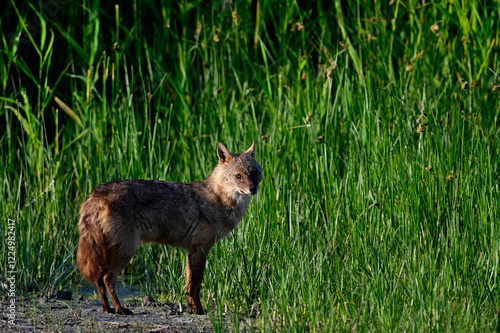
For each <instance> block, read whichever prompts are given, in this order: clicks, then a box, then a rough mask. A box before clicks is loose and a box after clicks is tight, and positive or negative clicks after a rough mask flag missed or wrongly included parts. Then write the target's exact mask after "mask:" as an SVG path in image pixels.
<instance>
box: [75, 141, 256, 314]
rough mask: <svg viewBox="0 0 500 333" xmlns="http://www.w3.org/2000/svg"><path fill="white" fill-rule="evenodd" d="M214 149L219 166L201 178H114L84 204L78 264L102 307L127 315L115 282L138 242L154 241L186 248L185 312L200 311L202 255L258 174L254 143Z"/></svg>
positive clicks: (238, 213)
mask: <svg viewBox="0 0 500 333" xmlns="http://www.w3.org/2000/svg"><path fill="white" fill-rule="evenodd" d="M217 155H218V156H219V164H218V165H217V166H216V167H215V168H214V170H213V171H212V173H211V174H210V176H209V177H208V178H207V179H206V180H204V181H200V182H193V183H189V184H180V183H173V182H165V181H157V180H118V181H114V182H109V183H104V184H101V185H99V186H98V187H97V188H96V189H95V190H94V191H93V192H92V193H91V194H90V195H89V197H88V198H87V200H85V202H84V203H83V204H82V207H81V209H80V222H79V224H78V226H79V229H80V241H79V243H78V253H77V257H76V262H77V265H78V267H79V269H80V271H81V272H82V274H83V276H84V277H85V278H86V279H88V280H89V281H90V282H92V283H94V284H95V285H96V286H97V290H98V292H99V297H100V299H101V304H102V308H103V312H110V313H114V312H116V313H118V314H132V312H131V311H130V310H128V309H125V308H123V307H122V306H121V305H120V301H119V300H118V297H117V296H116V291H115V282H116V279H117V277H118V274H120V273H121V271H122V270H123V269H124V268H125V267H126V266H127V265H128V263H129V262H130V259H131V258H132V256H133V255H134V253H135V251H136V249H137V247H138V246H139V243H140V242H155V243H161V244H166V245H170V246H175V247H182V248H185V249H187V256H186V288H185V292H186V296H187V305H188V311H190V312H194V313H197V314H203V313H204V311H203V308H202V306H201V302H200V296H199V294H200V287H201V282H202V279H203V271H204V270H205V263H206V255H207V254H208V251H210V249H211V248H212V246H213V245H214V244H215V242H217V241H219V240H221V239H222V238H224V237H225V236H226V235H227V234H228V233H229V232H230V231H231V230H232V229H233V228H234V227H235V226H236V225H238V223H239V222H240V220H241V218H242V216H243V214H244V213H245V211H246V208H247V205H248V203H249V201H250V198H251V196H252V195H255V194H256V193H257V189H258V185H259V183H260V181H261V180H262V169H261V167H260V165H259V164H258V163H257V162H256V161H255V159H254V157H255V151H254V144H252V146H251V147H250V148H249V149H248V150H247V151H246V152H244V153H242V154H234V153H231V152H229V151H228V150H227V149H226V147H224V145H222V144H221V143H219V145H218V147H217ZM106 290H107V291H108V294H109V296H110V297H111V301H112V302H113V306H114V309H113V308H111V307H110V306H109V302H108V298H107V296H106Z"/></svg>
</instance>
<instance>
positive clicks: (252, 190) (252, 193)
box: [248, 186, 258, 195]
mask: <svg viewBox="0 0 500 333" xmlns="http://www.w3.org/2000/svg"><path fill="white" fill-rule="evenodd" d="M257 189H258V188H257V186H251V187H250V188H249V189H248V190H249V191H250V194H251V195H255V194H256V193H257Z"/></svg>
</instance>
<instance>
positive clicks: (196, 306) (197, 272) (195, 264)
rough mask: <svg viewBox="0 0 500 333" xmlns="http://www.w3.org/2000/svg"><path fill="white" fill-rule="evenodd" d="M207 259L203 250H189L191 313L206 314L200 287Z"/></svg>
mask: <svg viewBox="0 0 500 333" xmlns="http://www.w3.org/2000/svg"><path fill="white" fill-rule="evenodd" d="M206 262H207V257H206V256H205V252H204V251H203V249H202V248H196V249H190V250H188V253H187V256H186V289H185V292H186V297H187V309H188V312H190V313H196V314H200V315H201V314H204V311H203V307H202V306H201V301H200V287H201V281H202V280H203V272H204V271H205V264H206Z"/></svg>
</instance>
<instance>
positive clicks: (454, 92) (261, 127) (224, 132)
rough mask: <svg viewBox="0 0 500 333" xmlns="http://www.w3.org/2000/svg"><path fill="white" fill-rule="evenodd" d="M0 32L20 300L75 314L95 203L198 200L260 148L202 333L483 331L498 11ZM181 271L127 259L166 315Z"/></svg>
mask: <svg viewBox="0 0 500 333" xmlns="http://www.w3.org/2000/svg"><path fill="white" fill-rule="evenodd" d="M49 4H50V5H49ZM0 15H1V16H0V27H1V29H2V32H3V35H2V38H1V44H2V46H1V47H0V51H1V52H0V79H1V88H0V89H1V91H0V150H1V154H0V170H1V171H0V173H1V176H0V179H1V185H0V186H1V197H2V200H1V201H0V202H1V220H2V226H3V227H4V229H3V232H4V234H6V232H7V229H6V226H7V221H8V219H13V220H15V221H16V222H17V266H18V273H17V283H18V285H17V288H18V289H17V290H18V293H19V294H24V295H29V294H30V293H31V292H33V290H34V292H47V291H50V290H57V289H60V288H65V287H66V288H70V289H73V290H75V291H76V292H78V290H79V286H80V285H81V283H82V280H81V277H80V275H79V273H78V272H77V270H76V268H75V261H74V258H75V256H74V255H75V247H76V244H77V240H78V232H77V228H76V225H77V221H78V210H79V205H80V204H81V203H82V202H83V201H84V200H85V198H86V196H87V195H88V194H89V193H90V192H91V191H92V189H93V188H94V187H95V186H97V185H98V184H99V183H101V182H105V181H110V180H114V179H121V178H140V179H162V180H174V181H181V182H189V181H193V180H199V179H202V178H205V177H206V176H207V175H208V174H209V172H210V170H211V168H212V167H213V166H214V165H215V164H216V163H217V157H216V154H215V147H216V144H217V142H218V141H221V142H224V143H225V144H227V146H228V147H229V148H230V149H231V150H232V151H243V150H244V149H246V148H248V146H249V145H250V144H251V142H252V141H253V140H256V144H257V147H256V150H257V160H258V161H260V163H261V164H262V166H263V170H264V171H263V172H264V181H263V183H262V187H261V190H260V192H259V194H258V195H257V196H256V197H255V198H254V199H253V200H252V203H251V204H250V206H249V210H248V212H247V214H246V216H245V217H244V219H243V221H242V222H241V224H240V225H239V226H238V227H237V229H236V230H235V231H234V232H233V233H232V234H230V235H229V236H228V237H227V238H226V239H225V240H223V241H222V242H220V243H219V244H217V245H216V246H215V248H214V249H213V250H212V252H211V254H210V257H209V260H208V266H207V270H206V273H205V278H204V285H203V288H202V303H203V304H204V306H205V307H206V308H207V309H208V312H209V315H210V318H211V320H212V322H213V323H214V327H215V328H220V326H219V325H221V323H224V322H225V323H228V324H230V325H231V327H232V328H233V329H234V330H237V329H238V328H239V327H243V328H245V329H250V330H253V329H255V330H260V331H268V330H284V331H299V332H302V331H325V332H328V331H345V330H356V331H394V332H400V331H416V332H420V331H430V330H431V331H494V330H497V329H498V328H499V327H500V321H499V318H498V312H499V309H500V308H499V304H500V298H499V297H500V296H499V295H500V293H499V282H500V280H499V274H498V269H499V254H500V253H499V247H500V226H499V223H498V221H499V218H500V216H499V211H500V210H499V207H500V184H499V181H500V168H499V167H500V163H499V148H500V139H499V136H500V132H499V125H500V119H499V115H500V107H499V89H498V85H499V84H500V83H499V81H500V78H499V77H498V75H499V74H498V73H499V64H500V63H499V59H498V50H499V37H500V36H499V22H500V20H499V19H498V16H499V15H500V6H499V4H498V2H487V1H468V2H463V1H462V2H459V1H437V2H431V3H421V2H418V1H408V2H400V1H395V2H393V4H392V5H389V4H386V3H379V2H375V3H372V2H364V1H357V2H352V3H351V4H347V3H345V2H340V1H334V2H333V3H330V1H318V2H314V1H311V2H302V1H301V2H294V1H289V0H286V1H281V2H278V1H264V0H254V1H250V2H249V1H238V0H233V1H232V2H229V1H228V2H227V4H226V6H225V7H224V5H223V2H214V3H210V2H208V1H195V2H189V1H179V2H171V1H166V0H163V1H160V2H156V3H153V2H146V1H141V0H135V1H133V2H132V3H131V4H128V5H126V6H115V5H108V4H104V3H99V2H91V1H82V2H78V3H77V2H66V1H55V2H48V1H47V2H45V1H41V2H35V1H33V2H28V1H21V2H14V1H10V2H9V4H8V5H7V8H6V10H5V11H3V13H2V14H0ZM0 247H1V248H2V250H5V247H6V242H2V244H1V245H0ZM6 264H7V258H6V256H1V257H0V266H1V267H2V268H3V271H7V268H6ZM184 264H185V260H184V253H183V251H182V250H178V249H170V248H165V247H162V246H157V245H147V246H142V247H141V248H140V249H139V251H138V253H137V255H136V256H135V257H134V259H133V260H132V262H131V264H130V266H129V267H128V268H127V269H126V271H125V276H126V277H127V278H128V279H130V281H131V283H134V284H138V285H140V286H141V288H144V289H143V290H144V291H145V292H147V293H152V294H153V295H154V296H155V297H157V298H162V299H163V298H166V299H168V300H175V301H176V302H182V303H184V302H185V300H184V295H183V284H184V276H183V271H184ZM4 277H5V276H4ZM223 327H224V325H223Z"/></svg>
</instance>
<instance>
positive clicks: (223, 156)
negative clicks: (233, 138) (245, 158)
mask: <svg viewBox="0 0 500 333" xmlns="http://www.w3.org/2000/svg"><path fill="white" fill-rule="evenodd" d="M217 156H219V163H226V162H231V161H232V160H233V155H231V153H230V152H229V150H227V148H226V147H224V145H223V144H222V143H220V142H219V145H218V146H217Z"/></svg>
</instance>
